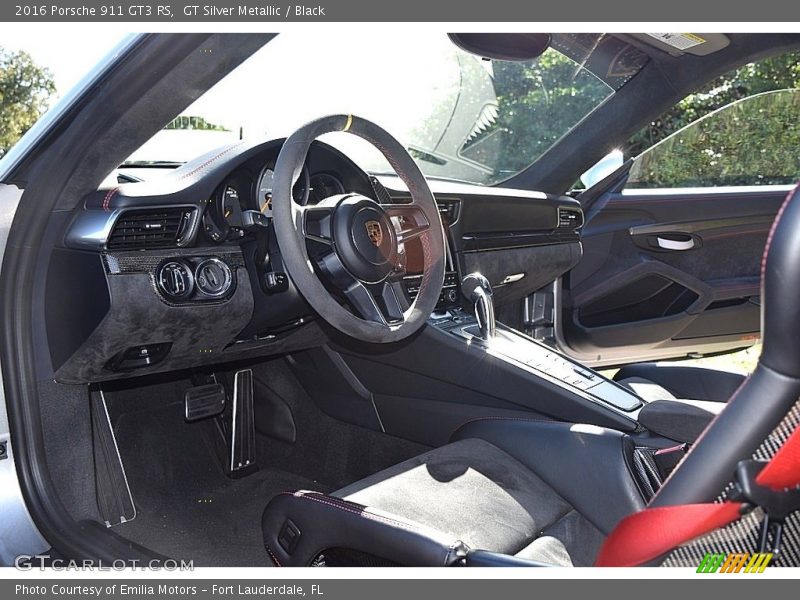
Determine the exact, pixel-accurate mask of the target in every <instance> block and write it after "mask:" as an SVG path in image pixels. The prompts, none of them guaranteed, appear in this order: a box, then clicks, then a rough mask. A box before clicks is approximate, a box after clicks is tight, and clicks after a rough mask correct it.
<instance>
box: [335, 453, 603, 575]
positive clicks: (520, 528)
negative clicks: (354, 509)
mask: <svg viewBox="0 0 800 600" xmlns="http://www.w3.org/2000/svg"><path fill="white" fill-rule="evenodd" d="M333 495H334V496H336V497H339V498H342V499H345V500H348V501H351V502H355V503H358V504H362V505H365V506H370V507H374V508H377V509H380V510H383V511H387V512H389V513H392V514H395V515H398V516H400V517H403V518H406V519H410V520H413V521H415V522H418V523H420V524H422V525H426V526H429V527H433V528H436V529H438V530H440V531H442V532H444V533H446V534H448V535H451V536H453V537H454V538H456V539H459V540H461V541H463V542H464V543H466V544H467V545H468V546H469V547H470V548H474V549H482V550H490V551H493V552H501V553H504V554H519V555H520V556H522V557H524V558H528V559H532V560H540V561H542V562H548V563H551V564H558V565H565V566H569V565H575V566H588V565H591V564H592V562H593V560H594V556H595V554H596V552H597V550H598V549H599V547H600V544H601V543H602V540H603V534H602V533H601V532H600V531H599V530H598V529H597V528H596V527H595V526H594V525H592V524H591V523H590V522H589V521H588V520H587V519H585V518H584V517H583V516H582V515H580V514H579V513H578V512H577V511H576V510H575V509H574V508H573V507H572V506H571V505H570V504H569V503H568V502H566V501H565V500H564V499H563V498H562V497H561V496H559V495H558V494H557V493H556V492H555V491H554V490H553V489H552V488H551V487H550V486H549V485H548V484H546V483H545V482H544V481H543V480H542V479H540V478H539V477H538V476H537V475H536V474H535V473H533V472H532V471H531V470H530V469H528V468H527V467H525V466H524V465H523V464H522V463H520V462H519V461H518V460H517V459H515V458H514V457H513V456H511V455H509V454H507V453H506V452H504V451H502V450H500V449H499V448H497V447H496V446H495V445H493V444H491V443H489V442H487V441H485V440H482V439H477V438H471V439H465V440H461V441H458V442H455V443H452V444H449V445H447V446H444V447H442V448H438V449H436V450H432V451H430V452H427V453H425V454H422V455H420V456H417V457H415V458H413V459H410V460H408V461H406V462H403V463H400V464H399V465H396V466H394V467H391V468H389V469H386V470H384V471H381V472H380V473H377V474H375V475H373V476H371V477H368V478H366V479H363V480H361V481H359V482H357V483H355V484H353V485H350V486H348V487H346V488H344V489H342V490H339V491H338V492H335V493H334V494H333Z"/></svg>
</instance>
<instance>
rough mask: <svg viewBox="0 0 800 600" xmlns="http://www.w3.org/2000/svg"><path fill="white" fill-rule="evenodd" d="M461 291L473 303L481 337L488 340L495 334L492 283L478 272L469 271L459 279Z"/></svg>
mask: <svg viewBox="0 0 800 600" xmlns="http://www.w3.org/2000/svg"><path fill="white" fill-rule="evenodd" d="M461 291H462V292H463V293H464V295H465V296H466V297H467V298H469V299H470V300H471V301H472V302H473V303H474V304H475V318H476V319H478V328H479V329H480V332H481V338H483V340H484V341H487V342H488V341H489V340H491V339H493V338H494V334H495V322H494V301H493V300H492V285H491V284H490V283H489V280H488V279H486V277H484V276H483V275H481V274H480V273H470V274H469V275H467V276H466V277H464V279H462V280H461Z"/></svg>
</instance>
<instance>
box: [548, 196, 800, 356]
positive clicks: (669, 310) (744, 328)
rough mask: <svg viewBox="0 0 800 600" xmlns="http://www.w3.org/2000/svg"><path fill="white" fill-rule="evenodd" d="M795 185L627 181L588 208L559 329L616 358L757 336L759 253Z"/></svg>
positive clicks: (726, 346) (739, 342)
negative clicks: (644, 185)
mask: <svg viewBox="0 0 800 600" xmlns="http://www.w3.org/2000/svg"><path fill="white" fill-rule="evenodd" d="M789 190H791V186H764V187H757V186H754V187H739V188H687V189H672V190H627V191H624V192H616V193H610V194H607V195H606V196H605V197H603V198H602V200H601V201H600V202H601V203H602V205H601V206H593V207H587V222H586V225H585V226H584V229H583V235H582V241H583V259H582V260H581V262H580V263H579V264H578V265H577V266H576V267H575V268H574V269H572V271H571V272H570V273H569V275H568V276H567V277H565V278H564V280H563V281H562V288H561V290H559V294H560V306H561V307H562V311H561V314H560V316H559V317H560V318H559V319H558V320H557V338H558V339H559V343H560V345H561V346H562V347H563V348H562V349H563V350H565V351H566V352H567V353H569V354H571V355H573V356H574V357H576V358H578V359H580V360H583V361H585V362H588V363H590V364H593V365H597V366H600V365H612V364H623V363H628V362H639V361H643V360H654V359H659V358H671V357H680V356H686V355H687V354H689V353H695V352H697V353H713V352H724V351H729V350H732V349H735V348H741V347H746V346H749V345H752V344H753V343H755V341H756V340H757V338H758V335H759V327H760V298H759V293H760V289H759V286H760V272H761V258H762V254H763V250H764V245H765V243H766V239H767V235H768V233H769V229H770V226H771V224H772V220H773V219H774V217H775V215H776V213H777V211H778V209H779V207H780V205H781V203H782V202H783V199H784V198H785V196H786V194H787V193H788V192H789Z"/></svg>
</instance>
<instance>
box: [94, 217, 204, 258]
mask: <svg viewBox="0 0 800 600" xmlns="http://www.w3.org/2000/svg"><path fill="white" fill-rule="evenodd" d="M195 210H196V209H194V208H187V207H175V208H155V209H142V210H129V211H126V212H124V213H122V215H121V216H120V217H119V218H118V219H117V222H116V223H115V224H114V228H113V229H112V230H111V235H109V236H108V242H107V244H106V247H107V248H108V249H109V250H134V249H137V250H138V249H141V248H175V247H178V246H180V245H182V243H183V242H184V241H185V240H186V236H187V235H188V234H189V232H190V231H191V224H192V221H193V216H194V213H195Z"/></svg>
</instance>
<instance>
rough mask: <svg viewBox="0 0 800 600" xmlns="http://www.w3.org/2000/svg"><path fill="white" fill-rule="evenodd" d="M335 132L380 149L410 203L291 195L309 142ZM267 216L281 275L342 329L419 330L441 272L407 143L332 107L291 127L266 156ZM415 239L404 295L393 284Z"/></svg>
mask: <svg viewBox="0 0 800 600" xmlns="http://www.w3.org/2000/svg"><path fill="white" fill-rule="evenodd" d="M335 131H342V132H347V133H350V134H353V135H356V136H358V137H360V138H363V139H364V140H366V141H367V142H369V143H371V144H372V145H373V146H375V147H376V148H377V149H378V150H380V152H381V153H382V154H383V156H384V157H386V160H388V161H389V164H390V165H391V166H392V168H393V169H394V170H395V172H396V173H397V175H398V176H399V177H400V179H402V180H403V182H405V184H406V185H407V186H408V190H409V192H410V193H411V203H410V204H379V203H377V202H376V201H375V200H373V199H372V198H368V197H367V196H364V195H361V194H356V193H347V194H337V195H335V196H330V197H328V198H325V199H323V200H321V201H320V202H319V203H318V204H316V205H312V206H301V205H299V204H297V203H296V202H295V201H294V200H293V198H292V188H293V187H294V184H295V182H297V179H298V177H300V174H301V172H302V169H303V165H304V164H305V161H306V155H307V154H308V149H309V147H310V146H311V143H312V142H313V141H314V140H315V139H317V138H318V137H320V136H321V135H324V134H326V133H332V132H335ZM272 218H273V221H274V225H275V235H276V237H277V240H278V246H279V247H280V250H281V258H282V259H283V262H284V265H285V267H286V270H287V272H288V275H289V276H290V277H291V278H292V281H293V282H294V284H295V285H296V286H297V288H298V290H299V291H300V293H301V294H302V295H303V296H304V297H305V299H306V300H307V301H308V303H309V304H310V305H311V307H312V308H313V309H314V310H315V311H316V312H317V313H318V314H319V315H320V316H321V317H322V318H323V319H325V320H326V321H327V322H328V323H329V324H330V325H332V326H333V327H334V328H336V329H338V330H339V331H341V332H342V333H345V334H347V335H349V336H350V337H353V338H355V339H357V340H361V341H364V342H373V343H374V342H379V343H386V342H396V341H398V340H402V339H404V338H406V337H408V336H410V335H412V334H413V333H415V332H416V331H418V330H419V329H420V328H421V327H422V326H423V325H424V324H425V322H426V321H427V319H428V317H429V316H430V314H431V312H432V311H433V309H434V308H435V307H436V303H437V302H438V300H439V294H440V293H441V290H442V283H443V280H444V271H445V240H444V229H443V227H442V221H441V218H440V216H439V210H438V208H437V206H436V201H435V200H434V198H433V194H432V193H431V190H430V188H429V187H428V183H427V181H426V180H425V177H424V175H423V174H422V172H421V171H420V170H419V167H418V166H417V164H416V163H415V162H414V160H413V159H412V158H411V156H410V155H409V154H408V152H407V151H406V149H405V148H404V147H403V146H402V144H400V142H398V141H397V140H396V139H394V138H393V137H392V136H391V135H390V134H389V133H387V132H386V131H385V130H383V129H381V128H380V127H378V126H377V125H375V124H374V123H371V122H370V121H367V120H365V119H361V118H358V117H354V116H352V115H334V116H329V117H323V118H321V119H318V120H316V121H312V122H311V123H308V124H307V125H304V126H303V127H301V128H300V129H298V130H297V131H295V132H294V133H293V134H292V135H291V136H290V137H289V138H288V139H287V140H286V142H285V143H284V144H283V148H282V149H281V151H280V154H279V155H278V160H277V162H276V164H275V175H274V179H273V185H272ZM416 238H419V240H420V242H421V246H422V252H423V273H422V278H421V282H420V284H419V292H418V294H417V296H416V298H415V299H414V301H413V303H410V304H409V301H408V298H407V295H406V290H405V289H404V286H403V284H402V278H403V275H404V274H405V262H406V253H405V246H404V245H405V244H406V243H407V242H409V241H410V240H413V239H416ZM315 267H316V268H315ZM341 301H344V304H343V303H342V302H341ZM346 305H347V306H349V307H350V309H351V310H348V308H346V307H345V306H346Z"/></svg>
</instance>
